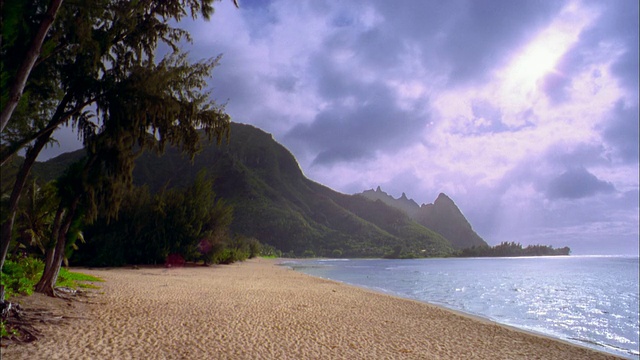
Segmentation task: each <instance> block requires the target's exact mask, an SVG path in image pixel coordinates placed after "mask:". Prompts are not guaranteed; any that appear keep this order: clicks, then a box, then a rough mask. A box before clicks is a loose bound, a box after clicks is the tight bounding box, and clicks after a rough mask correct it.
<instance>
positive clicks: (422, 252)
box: [34, 123, 454, 257]
mask: <svg viewBox="0 0 640 360" xmlns="http://www.w3.org/2000/svg"><path fill="white" fill-rule="evenodd" d="M82 153H83V152H82V151H78V152H74V153H73V154H65V155H64V156H61V157H58V158H55V159H51V160H50V161H48V162H46V163H39V164H38V166H37V167H34V172H35V173H38V174H39V176H40V177H41V178H44V179H52V178H55V177H56V176H58V175H59V173H61V171H60V170H59V169H60V168H63V165H64V164H68V163H70V162H72V161H73V159H74V158H75V159H77V158H78V157H80V156H82ZM201 169H206V170H207V172H208V174H209V175H210V176H212V177H213V178H214V179H215V182H214V190H215V192H216V194H217V195H218V196H219V197H221V198H223V199H224V200H225V201H226V202H227V203H228V204H230V205H232V206H233V208H234V215H233V216H234V220H233V223H232V225H231V228H232V231H233V232H235V233H237V234H241V235H245V236H249V237H255V238H256V239H258V240H259V241H260V242H262V243H266V244H269V245H272V246H274V247H276V248H277V249H279V250H281V251H283V252H285V253H289V254H293V255H316V256H348V257H381V256H389V255H391V256H394V257H413V256H448V255H451V254H453V252H454V250H453V246H452V245H451V243H450V242H449V241H448V240H447V239H446V238H445V237H443V236H442V235H440V234H438V233H436V232H434V231H432V230H430V229H428V228H427V227H425V226H423V225H420V224H418V223H417V222H416V221H414V220H413V219H411V218H410V217H409V216H408V215H406V214H405V213H404V212H402V211H400V210H398V209H395V208H393V207H391V206H388V205H387V204H385V203H383V202H381V201H371V200H368V199H366V198H364V197H361V196H354V195H346V194H341V193H338V192H336V191H334V190H332V189H329V188H328V187H326V186H323V185H320V184H318V183H315V182H313V181H311V180H309V179H307V178H306V177H305V176H304V175H303V173H302V171H301V170H300V167H299V166H298V163H297V161H296V159H295V158H294V157H293V155H292V154H291V153H290V152H289V151H288V150H287V149H286V148H285V147H283V146H282V145H280V144H279V143H277V142H276V141H275V140H274V139H273V137H272V136H271V135H270V134H268V133H266V132H264V131H262V130H260V129H258V128H255V127H253V126H250V125H243V124H237V123H233V124H232V125H231V137H230V141H229V142H228V143H227V142H223V144H222V145H220V146H217V145H215V143H213V144H205V145H204V146H203V149H202V151H201V152H200V153H199V154H198V155H197V156H196V157H195V158H194V159H193V161H190V159H189V158H187V157H185V156H183V155H181V154H180V153H179V151H178V150H177V149H175V148H170V147H169V148H167V149H166V151H165V153H164V154H163V155H162V156H158V155H156V154H153V153H144V154H143V155H142V156H140V157H139V158H138V159H137V160H136V167H135V170H134V173H133V181H134V184H135V185H138V186H143V185H145V186H148V187H149V189H150V190H151V191H152V192H157V191H161V190H162V189H164V188H171V187H186V186H188V185H190V184H191V183H192V182H193V180H194V179H195V177H196V174H197V173H198V172H199V171H200V170H201ZM43 172H45V173H43Z"/></svg>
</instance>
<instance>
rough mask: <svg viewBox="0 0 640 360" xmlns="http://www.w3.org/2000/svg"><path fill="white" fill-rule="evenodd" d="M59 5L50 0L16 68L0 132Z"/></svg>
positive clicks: (24, 82)
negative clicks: (20, 62)
mask: <svg viewBox="0 0 640 360" xmlns="http://www.w3.org/2000/svg"><path fill="white" fill-rule="evenodd" d="M60 5H62V0H51V5H49V9H48V10H47V12H46V14H45V15H44V18H43V19H42V22H40V27H39V28H38V32H37V33H36V34H35V36H34V37H33V41H32V42H31V44H30V45H29V49H28V50H27V53H26V54H25V56H24V59H23V61H22V64H21V65H20V67H19V68H18V72H17V73H16V76H15V78H14V79H13V82H12V84H11V88H10V90H9V99H8V101H7V104H6V105H5V106H4V108H3V109H2V113H0V132H2V131H3V130H4V128H5V126H7V123H9V119H10V118H11V115H12V114H13V111H14V110H15V109H16V106H17V105H18V102H20V98H21V97H22V92H23V91H24V87H25V85H26V84H27V78H28V77H29V74H30V73H31V70H32V69H33V66H34V65H35V63H36V60H38V57H39V56H40V49H41V48H42V44H43V43H44V39H45V37H46V36H47V33H48V32H49V29H50V28H51V25H52V24H53V21H54V20H55V18H56V14H57V13H58V10H59V9H60Z"/></svg>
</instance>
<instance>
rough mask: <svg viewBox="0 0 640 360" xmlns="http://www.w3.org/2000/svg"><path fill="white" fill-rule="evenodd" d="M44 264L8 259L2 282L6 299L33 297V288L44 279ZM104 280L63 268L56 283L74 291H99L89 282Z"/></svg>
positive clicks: (27, 258) (27, 260) (23, 259)
mask: <svg viewBox="0 0 640 360" xmlns="http://www.w3.org/2000/svg"><path fill="white" fill-rule="evenodd" d="M43 270H44V263H43V262H42V260H40V259H36V258H32V257H25V258H20V259H17V260H10V259H7V260H6V261H5V263H4V267H3V268H2V277H1V279H0V282H1V283H2V285H4V288H5V298H6V299H11V298H12V297H14V296H16V295H31V294H33V288H34V287H35V285H36V284H37V283H38V280H40V277H42V271H43ZM103 281H104V280H102V279H100V278H98V277H95V276H91V275H87V274H83V273H79V272H75V271H69V270H68V269H66V268H64V267H63V268H61V269H60V273H59V274H58V280H57V281H56V287H68V288H72V289H77V288H85V289H99V287H98V286H96V285H95V284H90V283H89V284H87V282H103Z"/></svg>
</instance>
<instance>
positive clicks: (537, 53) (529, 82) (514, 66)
mask: <svg viewBox="0 0 640 360" xmlns="http://www.w3.org/2000/svg"><path fill="white" fill-rule="evenodd" d="M594 19H595V12H594V11H591V10H589V9H586V8H584V7H581V6H578V5H577V4H576V3H571V4H569V5H568V6H566V7H565V8H564V9H563V11H562V12H561V13H560V14H559V16H558V17H557V18H556V19H555V20H554V21H553V22H552V23H551V24H550V25H549V26H548V27H547V28H545V29H544V30H542V31H540V33H539V34H538V35H537V36H535V38H534V39H533V40H532V41H531V42H529V43H528V44H526V45H525V46H524V48H523V49H522V50H521V51H519V52H518V53H516V55H515V56H514V58H513V60H512V61H511V62H510V64H509V65H508V66H507V67H506V68H505V69H503V70H501V71H500V72H499V75H498V77H499V78H503V79H504V80H503V81H504V86H503V88H504V92H503V94H505V95H507V94H508V95H510V96H517V97H523V98H529V97H531V95H532V93H533V92H535V90H536V89H537V88H538V87H539V83H540V80H541V79H542V78H543V77H544V76H545V75H547V74H548V73H550V72H557V70H556V69H555V66H556V64H557V62H558V60H559V59H560V58H561V57H562V56H563V55H564V54H565V53H566V52H567V51H568V50H569V49H570V47H571V46H572V45H573V44H575V43H576V41H578V39H579V35H580V33H581V32H582V31H583V29H584V28H585V27H586V26H588V25H589V24H590V23H591V22H592V21H593V20H594ZM559 75H562V74H559Z"/></svg>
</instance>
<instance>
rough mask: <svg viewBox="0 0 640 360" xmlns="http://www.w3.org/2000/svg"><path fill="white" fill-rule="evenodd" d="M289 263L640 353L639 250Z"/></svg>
mask: <svg viewBox="0 0 640 360" xmlns="http://www.w3.org/2000/svg"><path fill="white" fill-rule="evenodd" d="M283 265H285V266H289V267H291V268H293V269H295V270H298V271H301V272H304V273H306V274H309V275H312V276H317V277H321V278H325V279H331V280H336V281H340V282H344V283H347V284H351V285H356V286H360V287H365V288H368V289H373V290H376V291H379V292H383V293H387V294H390V295H394V296H399V297H404V298H409V299H413V300H418V301H423V302H427V303H431V304H435V305H441V306H444V307H447V308H450V309H453V310H457V311H460V312H464V313H468V314H472V315H475V316H480V317H483V318H487V319H490V320H492V321H495V322H498V323H501V324H505V325H509V326H513V327H516V328H520V329H523V330H526V331H531V332H535V333H540V334H544V335H547V336H551V337H555V338H559V339H562V340H566V341H569V342H572V343H575V344H579V345H582V346H587V347H590V348H594V349H597V350H600V351H605V352H609V353H612V354H616V355H619V356H623V357H626V358H630V359H638V358H639V357H640V349H639V340H638V338H639V336H640V321H639V311H638V293H639V290H638V266H639V264H638V258H637V257H623V256H558V257H520V258H449V259H412V260H387V259H313V260H290V261H286V262H285V263H284V264H283Z"/></svg>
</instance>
